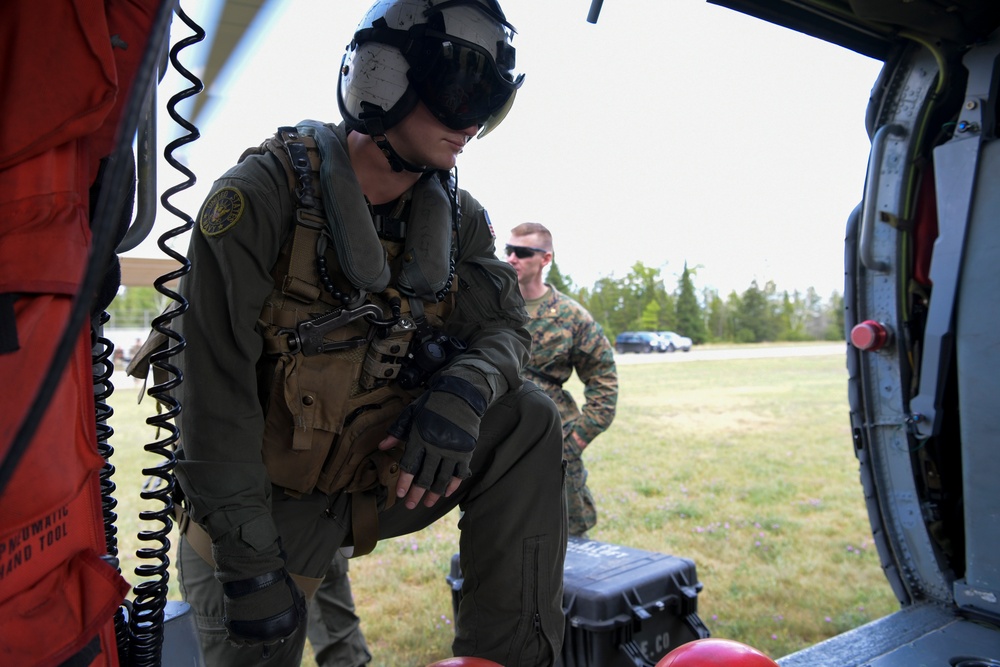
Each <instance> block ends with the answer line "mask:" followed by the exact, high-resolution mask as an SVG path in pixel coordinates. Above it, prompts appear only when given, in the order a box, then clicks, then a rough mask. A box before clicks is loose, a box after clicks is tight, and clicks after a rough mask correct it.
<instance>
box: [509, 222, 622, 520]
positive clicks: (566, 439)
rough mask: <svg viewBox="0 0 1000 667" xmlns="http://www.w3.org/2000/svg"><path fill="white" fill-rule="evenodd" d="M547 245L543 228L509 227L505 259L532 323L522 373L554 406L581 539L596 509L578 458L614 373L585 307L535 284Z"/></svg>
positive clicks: (610, 352)
mask: <svg viewBox="0 0 1000 667" xmlns="http://www.w3.org/2000/svg"><path fill="white" fill-rule="evenodd" d="M551 247H552V241H551V234H550V233H549V232H548V230H547V229H545V227H543V226H542V225H539V224H538V223H524V224H523V225H518V226H517V227H515V228H514V230H513V232H512V237H511V241H510V243H509V244H508V245H507V248H506V250H505V254H506V256H507V261H508V262H509V263H510V264H511V265H513V266H514V268H515V270H517V272H518V280H519V284H520V289H521V294H522V296H525V305H526V308H527V310H528V316H529V317H530V318H531V320H530V321H529V322H528V324H527V325H526V327H527V329H528V331H529V332H530V333H531V359H530V360H529V361H528V364H527V366H525V369H524V371H523V373H522V374H523V376H524V377H525V378H526V379H529V380H531V381H533V382H534V383H536V384H537V385H538V386H539V387H541V388H542V389H543V390H544V391H545V393H546V394H548V395H549V397H550V398H551V399H552V400H553V401H554V402H555V404H556V406H558V408H559V414H560V416H561V417H562V427H563V459H564V460H565V461H566V465H567V470H566V502H567V507H568V513H569V523H568V533H569V534H570V535H576V536H585V535H586V532H587V531H588V530H590V529H591V528H593V527H594V525H595V524H596V523H597V508H596V507H595V504H594V498H593V495H592V494H591V492H590V489H589V488H588V487H587V470H586V467H585V466H584V464H583V458H582V456H581V455H582V453H583V449H584V448H585V447H586V446H587V445H588V444H590V443H591V442H593V440H594V439H595V438H596V437H597V436H598V435H600V434H601V433H603V432H604V431H605V430H607V428H608V427H609V426H610V425H611V422H612V421H613V420H614V418H615V409H616V404H617V402H618V372H617V369H616V367H615V358H614V349H613V347H612V345H611V343H610V341H609V340H608V338H607V336H605V335H604V329H603V328H602V327H601V325H600V324H599V323H598V322H597V321H596V320H594V318H593V316H591V314H590V313H589V312H587V309H586V308H584V307H583V306H581V305H580V304H579V303H577V302H576V301H574V300H573V299H571V298H570V297H568V296H566V295H565V294H562V293H560V292H559V291H558V290H557V289H555V288H554V287H553V286H552V285H550V284H548V283H544V282H542V280H541V269H543V268H544V267H545V266H547V265H548V264H549V263H550V262H551V260H552V251H551ZM529 253H530V254H529ZM519 255H526V256H525V257H521V256H519ZM532 290H534V294H537V293H539V292H541V296H535V297H534V298H530V297H531V296H533V293H532ZM526 292H527V294H526ZM574 370H575V371H576V374H577V376H578V377H579V378H580V380H581V382H583V384H584V405H583V409H582V410H581V409H580V408H579V406H577V404H576V401H575V400H574V399H573V396H572V395H571V394H570V393H569V391H567V390H566V389H564V388H563V385H564V384H565V383H566V381H567V380H569V378H570V376H571V375H572V374H573V371H574Z"/></svg>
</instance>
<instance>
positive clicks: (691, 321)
mask: <svg viewBox="0 0 1000 667" xmlns="http://www.w3.org/2000/svg"><path fill="white" fill-rule="evenodd" d="M693 273H694V270H692V269H688V265H687V262H684V271H683V273H681V278H680V280H679V281H678V285H677V333H679V334H681V335H682V336H687V337H688V338H690V339H691V341H692V342H693V343H695V344H699V343H704V342H705V341H706V340H707V338H708V334H707V332H706V331H705V317H704V315H703V313H702V312H701V306H699V305H698V296H697V295H696V294H695V293H694V282H693V281H692V280H691V276H692V274H693Z"/></svg>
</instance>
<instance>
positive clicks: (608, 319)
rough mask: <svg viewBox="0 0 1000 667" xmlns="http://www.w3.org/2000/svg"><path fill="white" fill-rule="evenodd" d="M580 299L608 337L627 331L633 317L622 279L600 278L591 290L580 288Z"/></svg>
mask: <svg viewBox="0 0 1000 667" xmlns="http://www.w3.org/2000/svg"><path fill="white" fill-rule="evenodd" d="M580 296H581V301H580V303H582V304H583V305H584V306H585V307H586V308H587V310H589V311H590V314H591V315H593V316H594V319H595V320H597V321H598V322H600V323H601V326H602V327H604V331H605V333H606V334H607V335H608V338H612V339H613V338H614V337H615V336H617V335H618V334H620V333H621V332H623V331H627V330H628V328H629V325H630V322H631V320H632V319H633V318H634V317H635V316H634V315H632V314H631V313H630V312H629V309H628V307H627V302H628V301H629V294H628V292H627V290H626V289H625V288H624V286H623V284H622V281H619V280H615V278H614V277H613V276H609V277H605V278H600V279H598V281H597V282H596V283H594V288H593V290H592V291H589V292H588V291H587V290H581V293H580Z"/></svg>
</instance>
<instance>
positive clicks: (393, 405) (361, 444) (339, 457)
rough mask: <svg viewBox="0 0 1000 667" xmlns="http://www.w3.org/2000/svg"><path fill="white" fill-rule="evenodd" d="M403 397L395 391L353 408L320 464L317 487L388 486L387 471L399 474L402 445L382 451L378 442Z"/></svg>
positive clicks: (396, 414) (326, 489)
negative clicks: (323, 461)
mask: <svg viewBox="0 0 1000 667" xmlns="http://www.w3.org/2000/svg"><path fill="white" fill-rule="evenodd" d="M403 407H404V401H403V400H402V399H401V398H400V397H399V396H396V395H390V396H388V397H381V398H378V397H376V396H373V397H372V402H370V403H367V404H365V405H363V406H360V407H358V408H355V410H354V412H353V413H352V414H353V415H354V416H353V418H352V417H351V416H348V423H345V424H344V428H343V431H341V433H340V435H339V436H338V437H337V441H336V444H335V445H334V450H333V453H332V454H331V455H330V457H329V460H328V461H327V463H326V465H325V466H324V467H323V472H322V474H321V475H320V477H319V481H318V483H317V488H318V489H319V490H320V491H323V492H324V493H336V492H338V491H341V490H344V489H346V490H348V491H365V490H368V489H373V488H376V487H377V486H380V485H381V486H387V485H388V482H389V481H390V480H389V477H388V476H389V475H390V474H391V472H390V471H394V472H396V474H398V465H394V464H398V462H399V459H400V458H401V457H402V455H403V451H402V446H400V447H397V448H394V449H392V450H389V451H385V452H383V451H381V450H380V449H379V448H378V445H379V443H380V442H382V440H384V439H385V437H386V435H388V431H389V427H390V426H391V425H392V423H393V422H394V421H396V418H397V417H399V414H400V413H401V412H402V411H403Z"/></svg>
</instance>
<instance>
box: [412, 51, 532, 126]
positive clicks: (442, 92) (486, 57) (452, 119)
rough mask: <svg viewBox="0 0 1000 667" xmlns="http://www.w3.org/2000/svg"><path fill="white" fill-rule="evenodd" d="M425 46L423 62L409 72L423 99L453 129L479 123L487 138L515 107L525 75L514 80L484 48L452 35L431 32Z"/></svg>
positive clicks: (421, 55) (432, 111)
mask: <svg viewBox="0 0 1000 667" xmlns="http://www.w3.org/2000/svg"><path fill="white" fill-rule="evenodd" d="M436 37H439V38H440V39H435V38H436ZM425 44H426V46H425V48H423V49H421V50H420V58H419V61H420V62H417V63H414V66H412V67H411V68H410V71H409V73H408V76H409V78H410V83H411V84H412V85H413V88H414V90H415V91H416V92H417V95H418V96H419V97H420V101H421V102H423V103H424V104H425V105H426V106H427V108H428V109H430V111H431V113H432V114H434V116H435V117H436V118H437V119H438V120H440V121H441V122H442V123H444V124H445V125H446V126H448V127H450V128H451V129H453V130H461V129H464V128H467V127H469V126H470V125H477V126H479V128H480V133H479V136H483V135H485V134H486V133H487V132H489V131H490V130H491V129H493V128H494V127H496V126H497V125H498V124H499V123H500V121H501V120H503V118H504V116H506V115H507V112H508V111H509V110H510V107H511V105H512V104H513V102H514V93H515V92H516V91H517V89H518V88H520V87H521V84H522V83H523V82H524V75H523V74H520V75H518V76H517V77H516V78H514V77H513V75H512V74H511V73H510V71H501V69H500V68H499V67H498V66H497V64H496V63H495V62H494V60H493V58H492V56H491V55H490V54H489V53H486V52H485V51H484V50H483V49H482V48H481V47H479V46H477V45H475V44H471V43H469V42H465V41H463V40H460V39H456V38H454V37H451V36H448V35H443V34H440V35H435V34H434V33H433V32H431V31H428V33H427V35H426V41H425ZM512 51H513V49H511V52H512ZM510 61H511V62H512V61H513V53H511V55H510Z"/></svg>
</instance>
